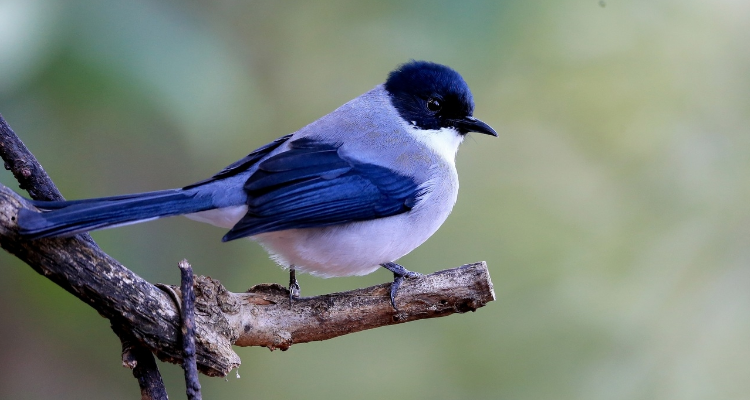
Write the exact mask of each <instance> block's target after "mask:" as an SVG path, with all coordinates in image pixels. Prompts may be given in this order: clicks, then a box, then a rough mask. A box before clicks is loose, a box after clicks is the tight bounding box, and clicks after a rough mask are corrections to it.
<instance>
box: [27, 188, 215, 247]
mask: <svg viewBox="0 0 750 400" xmlns="http://www.w3.org/2000/svg"><path fill="white" fill-rule="evenodd" d="M33 204H34V205H35V206H36V207H38V208H40V209H43V210H49V211H45V212H41V213H40V212H35V211H31V210H26V209H22V210H21V211H20V212H19V214H18V225H19V227H20V228H21V229H20V233H21V235H24V236H26V237H28V238H30V239H37V238H43V237H51V236H67V235H73V234H76V233H81V232H87V231H92V230H96V229H102V228H110V227H114V226H121V225H127V224H133V223H137V222H142V221H147V220H151V219H155V218H161V217H168V216H173V215H180V214H188V213H194V212H198V211H204V210H208V209H211V208H214V207H213V205H212V201H211V198H210V197H209V196H200V195H199V194H198V192H197V191H193V190H183V189H172V190H163V191H158V192H148V193H139V194H132V195H125V196H115V197H104V198H98V199H87V200H74V201H54V202H44V201H37V202H33Z"/></svg>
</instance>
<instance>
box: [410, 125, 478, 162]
mask: <svg viewBox="0 0 750 400" xmlns="http://www.w3.org/2000/svg"><path fill="white" fill-rule="evenodd" d="M406 130H407V131H408V132H409V134H410V135H412V136H413V137H414V138H415V139H417V140H419V141H420V142H422V143H424V144H425V145H426V146H427V147H428V148H429V149H430V150H432V151H434V152H435V153H436V154H438V155H439V156H440V157H441V158H443V159H444V160H445V161H448V162H449V163H451V164H455V163H456V152H458V146H459V145H460V144H461V142H463V140H464V135H462V134H460V133H458V131H457V130H456V129H454V128H440V129H419V128H417V127H415V126H414V125H408V126H407V128H406Z"/></svg>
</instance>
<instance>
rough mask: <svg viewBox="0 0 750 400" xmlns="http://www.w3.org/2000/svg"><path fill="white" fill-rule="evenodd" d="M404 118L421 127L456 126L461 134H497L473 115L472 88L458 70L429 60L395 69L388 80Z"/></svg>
mask: <svg viewBox="0 0 750 400" xmlns="http://www.w3.org/2000/svg"><path fill="white" fill-rule="evenodd" d="M385 89H386V90H387V91H388V93H389V94H390V96H391V101H392V103H393V106H394V107H396V109H397V110H398V112H399V114H401V117H402V118H404V119H405V120H406V121H408V122H409V123H413V124H414V125H415V126H416V127H418V128H420V129H441V128H455V129H456V130H457V131H458V132H459V133H461V134H466V133H468V132H479V133H484V134H487V135H492V136H497V133H496V132H495V130H494V129H492V128H491V127H490V126H489V125H487V124H485V123H484V122H482V121H480V120H478V119H476V118H474V117H473V113H474V99H473V97H472V96H471V90H469V86H468V85H467V84H466V81H464V78H462V77H461V75H459V74H458V72H456V71H454V70H452V69H450V68H448V67H446V66H445V65H440V64H435V63H431V62H428V61H411V62H408V63H406V64H403V65H401V66H399V67H398V68H396V69H395V70H393V71H392V72H391V73H390V74H389V75H388V80H386V82H385Z"/></svg>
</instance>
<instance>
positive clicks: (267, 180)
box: [18, 60, 497, 309]
mask: <svg viewBox="0 0 750 400" xmlns="http://www.w3.org/2000/svg"><path fill="white" fill-rule="evenodd" d="M473 113H474V100H473V96H472V93H471V91H470V90H469V86H468V85H467V83H466V81H465V80H464V79H463V78H462V76H461V75H460V74H459V73H458V72H456V71H455V70H453V69H452V68H450V67H448V66H445V65H442V64H438V63H434V62H429V61H416V60H411V61H408V62H406V63H404V64H401V65H399V66H397V67H396V68H395V69H394V70H393V71H391V72H390V73H389V74H388V76H387V79H386V81H385V82H384V83H381V84H378V85H377V86H375V87H374V88H373V89H371V90H369V91H367V92H365V93H364V94H362V95H360V96H358V97H356V98H354V99H353V100H351V101H349V102H347V103H345V104H344V105H342V106H340V107H339V108H337V109H336V110H334V111H333V112H331V113H330V114H327V115H325V116H323V117H321V118H319V119H318V120H316V121H314V122H312V123H310V124H309V125H307V126H305V127H303V128H301V129H299V130H298V131H296V132H294V133H292V134H288V135H285V136H282V137H280V138H278V139H276V140H274V141H272V142H270V143H268V144H266V145H264V146H261V147H259V148H257V149H256V150H254V151H252V152H251V153H250V154H248V155H247V156H246V157H244V158H242V159H240V160H238V161H236V162H234V163H232V164H230V165H229V166H227V167H226V168H224V169H222V170H221V171H219V172H218V173H216V174H215V175H213V176H211V177H210V178H208V179H205V180H202V181H199V182H196V183H193V184H190V185H187V186H184V187H181V188H176V189H168V190H160V191H153V192H145V193H136V194H126V195H120V196H112V197H103V198H93V199H84V200H72V201H31V204H32V205H33V206H35V207H36V208H37V209H38V210H39V211H35V210H31V209H22V210H20V212H19V215H18V226H19V233H20V234H21V235H22V236H24V237H25V238H28V239H29V240H36V239H41V238H48V237H59V236H71V235H75V234H79V233H83V232H88V231H92V230H97V229H103V228H112V227H117V226H123V225H129V224H134V223H139V222H144V221H149V220H153V219H156V218H161V217H169V216H175V215H184V216H186V217H188V218H190V219H193V220H196V221H200V222H206V223H209V224H212V225H215V226H218V227H222V228H225V229H229V231H228V232H227V233H226V234H225V235H224V237H223V238H222V241H224V242H226V241H230V240H235V239H239V238H244V237H247V238H250V239H251V240H253V241H255V242H257V243H259V244H260V245H261V246H262V247H263V248H264V249H265V250H266V251H267V252H268V253H269V255H270V257H271V258H272V259H273V260H274V261H275V262H276V263H278V264H279V265H280V266H281V267H282V268H287V269H288V270H289V277H290V278H289V299H290V306H291V303H292V301H293V299H297V298H299V295H300V286H299V282H298V281H297V278H296V271H299V272H302V273H310V274H312V275H317V276H321V277H340V276H352V275H366V274H370V273H372V272H374V271H376V270H377V269H378V268H381V267H382V268H385V269H387V270H389V271H391V272H392V273H393V282H392V284H391V289H390V293H389V294H390V303H391V305H392V307H393V308H394V309H397V308H396V297H397V293H398V289H399V287H400V285H401V283H402V282H403V280H404V278H414V277H418V276H420V274H419V273H416V272H412V271H409V270H407V269H406V268H404V267H403V266H401V265H399V264H397V263H396V261H397V260H398V259H400V258H401V257H403V256H405V255H406V254H408V253H410V252H411V251H412V250H414V249H416V248H417V247H418V246H420V245H421V244H422V243H424V242H425V241H426V240H427V239H428V238H429V237H430V236H432V235H433V234H434V233H435V232H436V231H437V229H438V228H439V227H440V226H441V225H442V224H443V222H444V221H445V220H446V218H447V217H448V215H449V214H450V212H451V210H452V209H453V206H454V204H455V203H456V199H457V196H458V174H457V171H456V164H455V158H456V152H457V151H458V147H459V145H460V144H461V142H462V141H463V140H464V138H465V137H466V135H467V134H468V133H470V132H477V133H480V134H486V135H490V136H494V137H497V132H496V131H495V130H494V129H493V128H492V127H490V126H489V125H488V124H486V123H484V122H482V121H481V120H479V119H477V118H475V117H474V116H473Z"/></svg>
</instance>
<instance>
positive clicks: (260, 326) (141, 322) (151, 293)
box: [0, 121, 494, 376]
mask: <svg viewBox="0 0 750 400" xmlns="http://www.w3.org/2000/svg"><path fill="white" fill-rule="evenodd" d="M3 126H5V127H7V125H6V124H4V121H3V122H2V125H0V130H2V129H3ZM3 134H4V133H3ZM0 140H4V138H3V137H0ZM19 142H20V141H19ZM0 143H2V146H0V147H2V149H3V150H2V152H3V153H2V155H3V157H6V155H8V154H9V153H7V152H6V150H7V149H8V146H7V145H6V144H5V142H1V141H0ZM28 154H29V155H30V153H28ZM10 157H11V158H13V157H15V156H13V154H10ZM31 157H33V156H31ZM20 159H23V158H22V157H16V158H15V160H20ZM25 160H27V161H28V160H29V159H25ZM6 162H7V160H6ZM34 162H35V159H34ZM18 163H20V164H19V165H21V164H22V165H26V166H28V164H27V163H21V162H20V161H18ZM11 164H12V165H11ZM9 165H11V166H10V168H11V169H17V167H16V166H15V165H16V164H14V163H10V164H9ZM40 170H41V167H39V169H34V168H32V169H31V170H30V171H32V172H31V173H30V175H29V176H36V175H35V174H36V173H37V172H38V171H40ZM43 172H44V171H43V170H41V173H42V174H43ZM22 175H23V176H24V177H26V175H25V174H24V173H23V171H22ZM43 175H44V176H46V174H43ZM26 178H28V179H30V178H29V177H26ZM49 184H50V185H51V186H50V187H52V188H54V185H53V184H51V181H49ZM42 185H45V183H44V182H43V181H42ZM45 193H46V192H45ZM21 208H31V209H33V206H31V205H30V204H28V202H27V201H26V200H24V199H23V198H21V197H20V196H18V195H17V194H16V193H14V192H13V191H12V190H10V189H8V188H7V187H5V186H2V185H0V246H2V247H3V248H4V249H6V250H7V251H8V252H10V253H11V254H14V255H15V256H16V257H18V258H19V259H21V260H22V261H24V262H26V263H27V264H29V265H30V266H31V267H32V268H33V269H34V270H35V271H37V272H39V273H40V274H42V275H44V276H45V277H47V278H48V279H50V280H52V281H53V282H55V283H56V284H58V285H59V286H61V287H62V288H64V289H65V290H67V291H68V292H70V293H72V294H73V295H75V296H76V297H78V298H79V299H81V300H82V301H84V302H86V303H87V304H89V305H90V306H91V307H93V308H94V309H96V310H97V311H98V312H99V313H100V314H101V315H102V316H104V317H105V318H108V319H109V320H110V321H111V323H112V325H113V329H115V331H116V332H124V333H126V334H127V335H128V336H131V337H133V338H134V339H135V340H137V341H138V342H140V343H142V344H143V345H145V346H147V347H148V348H150V349H151V350H152V351H153V352H154V353H155V354H156V355H157V356H158V357H159V358H160V359H162V360H164V361H169V362H173V363H180V362H181V361H182V358H183V353H182V345H181V340H180V339H181V335H180V326H181V321H180V313H179V310H178V309H177V306H176V304H177V303H176V302H175V301H174V300H173V299H176V298H179V295H177V292H178V291H179V289H178V288H175V287H165V288H163V289H166V291H165V290H163V289H161V290H160V288H157V287H156V286H154V285H152V284H150V283H148V282H146V281H145V280H143V279H142V278H141V277H139V276H138V275H136V274H135V273H133V272H132V271H130V270H128V269H127V268H125V267H124V266H122V265H121V264H120V263H119V262H117V260H115V259H113V258H111V257H110V256H108V255H107V254H106V253H104V252H103V251H101V249H99V248H98V247H97V246H96V244H95V243H94V242H93V241H91V240H90V239H89V240H86V237H85V236H83V235H79V236H75V237H69V238H52V239H40V240H34V241H29V240H26V239H25V238H23V237H21V236H20V235H19V234H18V227H17V225H16V217H17V215H18V211H19V210H20V209H21ZM389 288H390V283H386V284H382V285H378V286H373V287H369V288H365V289H357V290H353V291H349V292H343V293H334V294H330V295H324V296H317V297H311V298H301V299H299V300H296V301H295V302H294V303H293V305H292V307H291V309H290V307H289V294H288V291H287V290H286V289H285V288H283V287H281V286H279V285H275V284H274V285H267V284H266V285H258V286H255V287H253V288H251V289H250V290H248V292H246V293H231V292H229V291H227V290H226V289H225V288H224V287H223V286H222V285H221V284H220V283H219V282H218V281H216V280H212V279H210V278H206V277H201V276H198V277H196V283H195V291H196V297H197V302H196V324H195V330H196V358H197V364H198V369H199V370H200V371H201V372H202V373H204V374H206V375H209V376H225V375H226V374H228V373H229V371H231V370H232V369H233V368H236V367H238V366H239V365H240V359H239V357H238V356H237V354H236V353H234V351H233V350H232V345H238V346H264V347H268V348H269V349H283V350H285V349H287V348H289V346H291V345H292V344H296V343H305V342H310V341H317V340H326V339H330V338H333V337H336V336H341V335H345V334H348V333H353V332H358V331H362V330H365V329H372V328H376V327H379V326H385V325H392V324H398V323H403V322H408V321H413V320H417V319H424V318H434V317H441V316H446V315H450V314H453V313H463V312H466V311H474V310H475V309H477V308H479V307H482V306H484V305H485V304H486V303H487V302H489V301H492V300H494V291H493V289H492V283H491V281H490V277H489V273H488V271H487V266H486V264H485V263H483V262H481V263H476V264H471V265H466V266H463V267H459V268H454V269H451V270H445V271H440V272H436V273H434V274H431V275H426V276H422V277H419V278H413V279H406V280H405V281H404V283H403V285H402V287H401V288H400V290H399V296H398V298H397V305H398V307H399V310H398V311H395V310H393V308H392V307H391V305H390V301H389V297H388V289H389ZM170 292H171V293H170ZM121 337H122V336H121Z"/></svg>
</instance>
